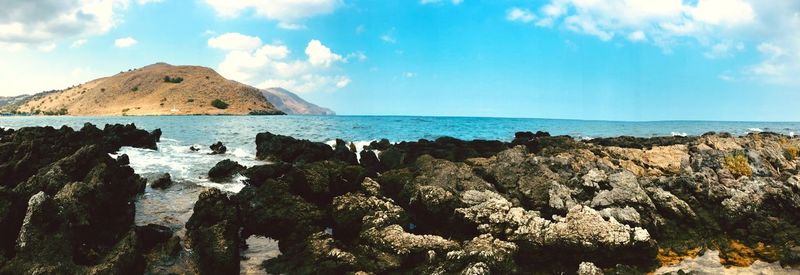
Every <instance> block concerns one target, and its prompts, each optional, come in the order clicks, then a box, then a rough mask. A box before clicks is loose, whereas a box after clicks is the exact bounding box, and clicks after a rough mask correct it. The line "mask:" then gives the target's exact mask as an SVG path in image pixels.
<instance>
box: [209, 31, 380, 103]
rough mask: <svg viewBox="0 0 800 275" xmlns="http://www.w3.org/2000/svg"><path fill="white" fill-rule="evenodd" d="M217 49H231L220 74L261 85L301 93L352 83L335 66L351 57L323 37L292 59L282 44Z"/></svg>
mask: <svg viewBox="0 0 800 275" xmlns="http://www.w3.org/2000/svg"><path fill="white" fill-rule="evenodd" d="M212 39H214V38H212ZM210 41H211V39H210V40H209V46H210V47H212V46H211V45H212V43H210ZM259 41H260V40H259ZM217 48H220V49H223V50H225V51H227V53H226V55H225V59H224V60H223V61H222V62H221V63H220V64H219V65H218V70H219V72H220V74H222V75H223V76H225V77H227V78H230V79H233V80H236V81H239V82H243V83H248V84H251V85H254V86H256V87H259V88H271V87H282V88H285V89H288V90H290V91H294V92H298V93H308V92H317V91H323V92H330V91H335V90H337V89H342V88H345V87H347V86H348V85H349V84H350V82H351V79H350V78H349V77H348V76H346V75H341V74H338V73H336V72H337V71H339V70H338V68H336V66H334V65H335V64H337V63H344V62H347V58H344V57H343V56H342V55H340V54H337V53H335V52H333V51H332V50H331V49H330V48H329V47H327V46H325V45H324V44H323V43H322V42H320V41H319V40H311V41H309V42H308V44H307V46H306V48H305V51H304V53H305V58H304V59H291V58H290V54H291V51H290V49H289V48H288V47H287V46H285V45H278V44H265V45H261V46H260V47H257V48H249V47H217ZM358 54H359V53H355V54H351V55H348V58H349V57H350V56H354V57H356V58H357V56H358ZM364 58H366V56H365V57H364Z"/></svg>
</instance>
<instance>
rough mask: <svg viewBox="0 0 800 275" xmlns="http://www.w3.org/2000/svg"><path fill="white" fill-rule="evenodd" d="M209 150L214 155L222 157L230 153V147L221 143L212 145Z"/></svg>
mask: <svg viewBox="0 0 800 275" xmlns="http://www.w3.org/2000/svg"><path fill="white" fill-rule="evenodd" d="M208 148H209V149H211V154H212V155H221V154H225V152H228V147H225V145H223V144H222V142H221V141H218V142H217V143H214V144H211V146H209V147H208Z"/></svg>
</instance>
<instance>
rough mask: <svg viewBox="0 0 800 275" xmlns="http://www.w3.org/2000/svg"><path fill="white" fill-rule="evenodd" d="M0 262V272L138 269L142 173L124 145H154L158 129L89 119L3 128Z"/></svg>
mask: <svg viewBox="0 0 800 275" xmlns="http://www.w3.org/2000/svg"><path fill="white" fill-rule="evenodd" d="M2 132H3V133H2V138H0V182H2V184H3V186H2V187H0V197H1V198H2V203H0V231H2V232H0V258H2V257H4V258H5V259H7V261H5V262H4V263H0V273H2V274H76V273H80V274H84V273H95V274H114V273H129V274H137V273H141V272H143V267H144V261H143V257H142V255H143V253H144V251H143V250H142V245H141V243H140V238H138V236H137V235H136V233H135V232H134V231H133V229H134V225H133V219H134V205H133V202H134V200H135V199H136V197H137V195H138V194H140V193H141V192H142V191H143V190H144V185H145V183H146V182H145V180H144V179H142V178H141V177H139V176H138V175H136V174H134V172H133V170H132V169H131V168H130V167H128V162H129V160H128V158H127V156H125V155H122V156H120V157H118V158H117V159H112V158H111V157H109V155H108V154H109V153H112V152H114V151H116V150H117V149H119V148H120V147H121V146H137V147H143V148H150V149H155V146H156V142H157V141H158V139H159V137H160V131H154V132H153V133H148V132H146V131H143V130H138V129H136V128H135V126H133V125H127V126H123V125H107V126H106V127H105V129H104V130H99V129H97V128H96V127H94V126H93V125H90V124H87V125H86V126H84V127H83V129H81V130H80V131H77V132H76V131H73V130H72V129H70V128H68V127H62V128H60V129H54V128H51V127H37V128H21V129H19V130H17V131H2ZM0 262H2V261H0Z"/></svg>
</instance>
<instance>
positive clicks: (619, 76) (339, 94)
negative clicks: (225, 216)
mask: <svg viewBox="0 0 800 275" xmlns="http://www.w3.org/2000/svg"><path fill="white" fill-rule="evenodd" d="M7 6H8V9H7V10H8V11H9V12H6V13H2V12H0V82H2V83H5V85H0V95H5V96H7V95H17V94H23V93H32V92H38V91H42V90H50V89H60V88H65V87H67V86H70V85H74V84H79V83H82V82H85V81H88V80H91V79H94V78H97V77H101V76H106V75H111V74H114V73H116V72H119V71H121V70H127V69H129V68H136V67H141V66H145V65H148V64H151V63H155V62H159V61H163V62H168V63H172V64H180V65H201V66H208V67H211V68H214V69H217V71H219V72H220V73H221V74H223V76H226V77H228V78H231V79H234V80H237V81H240V82H244V83H247V84H250V85H254V86H257V87H260V88H267V87H273V86H281V87H284V88H287V89H289V90H292V91H294V92H297V93H298V94H300V95H301V96H302V97H304V98H306V99H307V100H309V101H311V102H314V103H317V104H319V105H322V106H326V107H330V108H332V109H334V110H336V111H337V112H338V113H339V114H366V115H383V114H388V115H437V116H501V117H541V118H574V119H602V120H775V121H800V111H798V108H797V106H798V104H800V77H798V76H800V2H796V1H783V0H767V1H755V0H752V1H750V0H684V1H682V0H607V1H598V0H541V1H513V0H460V1H454V0H439V1H436V0H422V1H417V0H404V1H373V0H273V1H256V0H244V1H230V0H228V1H225V0H196V1H178V0H161V1H157V0H87V1H70V0H68V1H64V0H34V1H12V3H10V4H8V5H7Z"/></svg>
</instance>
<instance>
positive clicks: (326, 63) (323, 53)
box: [306, 39, 344, 68]
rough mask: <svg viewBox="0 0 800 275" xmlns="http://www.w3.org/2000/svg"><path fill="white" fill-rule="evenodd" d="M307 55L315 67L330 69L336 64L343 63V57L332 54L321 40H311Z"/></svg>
mask: <svg viewBox="0 0 800 275" xmlns="http://www.w3.org/2000/svg"><path fill="white" fill-rule="evenodd" d="M306 55H308V62H309V63H311V65H314V66H321V67H325V68H327V67H330V66H331V64H333V63H334V62H338V61H342V60H344V58H342V56H341V55H338V54H335V53H333V52H331V49H330V48H328V47H325V45H322V42H319V40H316V39H314V40H311V42H308V47H306Z"/></svg>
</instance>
